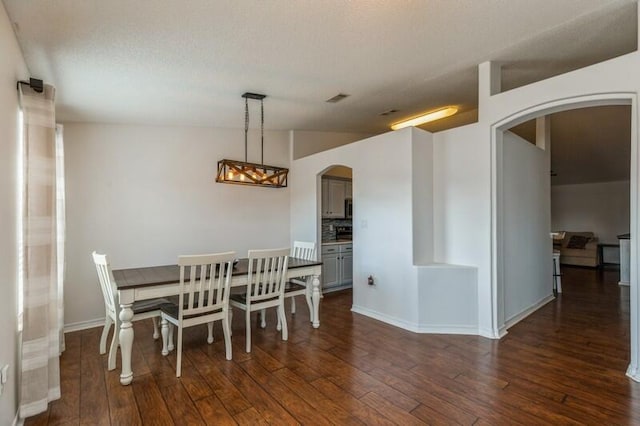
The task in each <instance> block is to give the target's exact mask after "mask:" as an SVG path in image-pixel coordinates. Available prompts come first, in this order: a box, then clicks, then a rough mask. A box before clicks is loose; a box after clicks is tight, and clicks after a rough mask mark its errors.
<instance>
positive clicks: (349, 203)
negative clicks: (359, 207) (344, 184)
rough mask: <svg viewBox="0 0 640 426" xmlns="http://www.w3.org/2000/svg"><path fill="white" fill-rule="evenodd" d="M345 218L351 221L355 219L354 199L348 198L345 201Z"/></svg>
mask: <svg viewBox="0 0 640 426" xmlns="http://www.w3.org/2000/svg"><path fill="white" fill-rule="evenodd" d="M344 217H346V218H347V219H351V218H352V217H353V199H351V198H346V199H345V200H344Z"/></svg>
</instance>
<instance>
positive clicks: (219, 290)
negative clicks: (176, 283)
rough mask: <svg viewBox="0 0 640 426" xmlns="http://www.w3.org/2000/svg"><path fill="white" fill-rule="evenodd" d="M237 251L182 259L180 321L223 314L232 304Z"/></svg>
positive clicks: (180, 257) (179, 260) (180, 262)
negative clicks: (234, 262) (225, 308)
mask: <svg viewBox="0 0 640 426" xmlns="http://www.w3.org/2000/svg"><path fill="white" fill-rule="evenodd" d="M235 258H236V253H235V252H233V251H230V252H226V253H218V254H203V255H193V256H179V257H178V265H179V266H180V298H179V313H178V319H179V320H180V321H182V319H183V318H184V317H187V316H192V315H202V314H205V313H210V312H215V311H221V310H222V309H223V308H224V307H225V306H226V305H228V303H229V287H230V285H231V275H232V271H233V261H234V259H235Z"/></svg>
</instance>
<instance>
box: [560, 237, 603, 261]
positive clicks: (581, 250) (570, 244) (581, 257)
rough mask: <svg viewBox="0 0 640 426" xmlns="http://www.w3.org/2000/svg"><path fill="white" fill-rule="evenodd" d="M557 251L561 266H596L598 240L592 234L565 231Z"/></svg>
mask: <svg viewBox="0 0 640 426" xmlns="http://www.w3.org/2000/svg"><path fill="white" fill-rule="evenodd" d="M559 249H560V263H561V264H563V265H576V266H590V267H593V268H595V267H597V266H598V238H597V237H596V236H595V235H594V234H593V232H570V231H565V233H564V238H563V239H562V240H561V241H560V244H559Z"/></svg>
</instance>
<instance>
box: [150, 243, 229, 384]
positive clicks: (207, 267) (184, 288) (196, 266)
mask: <svg viewBox="0 0 640 426" xmlns="http://www.w3.org/2000/svg"><path fill="white" fill-rule="evenodd" d="M235 258H236V253H235V252H233V251H230V252H226V253H216V254H203V255H192V256H179V257H178V266H180V292H179V300H178V304H177V305H176V304H170V305H163V306H162V308H161V312H162V355H167V354H168V353H169V342H170V336H169V324H173V325H175V326H176V327H178V342H177V343H178V353H177V358H178V359H177V362H176V377H180V375H181V373H182V334H183V330H184V329H185V328H187V327H193V326H195V325H200V324H207V327H208V328H209V338H208V339H207V342H208V343H211V342H212V341H213V339H212V338H211V336H212V330H213V323H214V321H221V322H222V331H223V333H224V345H225V350H226V354H225V355H226V358H227V359H228V360H230V359H231V357H232V352H231V327H230V324H229V292H230V286H231V275H232V273H233V261H234V259H235Z"/></svg>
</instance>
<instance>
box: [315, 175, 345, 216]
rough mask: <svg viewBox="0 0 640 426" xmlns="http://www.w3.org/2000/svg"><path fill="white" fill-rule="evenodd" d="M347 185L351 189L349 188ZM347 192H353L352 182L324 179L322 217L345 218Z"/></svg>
mask: <svg viewBox="0 0 640 426" xmlns="http://www.w3.org/2000/svg"><path fill="white" fill-rule="evenodd" d="M347 184H348V185H349V187H347ZM347 190H348V191H349V193H350V192H351V182H347V181H345V180H339V179H327V178H325V179H322V217H323V218H344V217H345V216H344V213H345V211H344V200H345V198H350V196H347Z"/></svg>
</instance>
